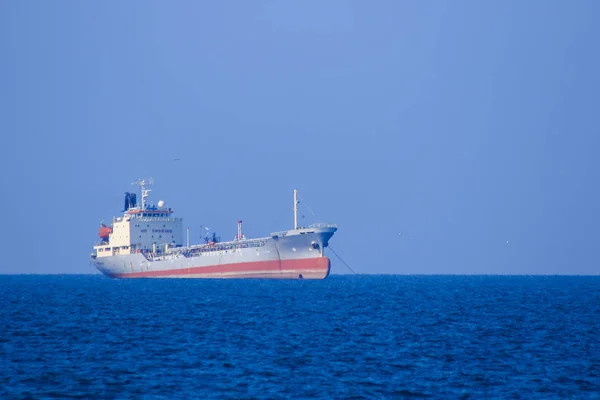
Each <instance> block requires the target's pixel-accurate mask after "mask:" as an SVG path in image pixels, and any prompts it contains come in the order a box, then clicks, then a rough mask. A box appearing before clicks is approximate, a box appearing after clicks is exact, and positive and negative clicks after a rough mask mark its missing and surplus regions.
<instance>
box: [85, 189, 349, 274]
mask: <svg viewBox="0 0 600 400" xmlns="http://www.w3.org/2000/svg"><path fill="white" fill-rule="evenodd" d="M134 184H136V185H138V186H139V187H140V189H141V201H140V204H139V205H138V202H137V195H136V193H129V192H127V193H125V205H124V208H123V211H122V212H123V215H122V216H118V217H113V219H112V223H111V224H108V225H107V224H104V223H101V225H100V229H99V231H98V236H99V238H100V241H99V243H97V244H96V245H95V246H94V251H93V252H92V253H91V255H90V258H91V262H92V264H93V265H94V266H95V267H96V268H97V269H98V270H99V271H100V272H102V273H103V274H105V275H107V276H109V277H112V278H263V279H264V278H268V279H273V278H278V279H325V278H327V276H329V271H330V268H331V261H330V260H329V258H327V257H326V256H325V254H324V250H325V248H326V247H327V246H328V244H329V240H330V239H331V237H332V236H333V234H334V233H335V232H336V231H337V226H336V225H333V224H313V225H310V226H307V227H299V226H298V204H299V202H298V191H297V190H294V200H293V201H294V207H293V211H294V228H293V229H288V230H283V231H280V232H273V233H271V234H270V235H269V236H266V237H259V238H246V236H245V235H244V234H243V232H242V221H237V233H236V234H235V237H234V238H233V240H231V241H226V242H222V241H221V240H220V237H217V235H216V233H215V232H211V231H210V230H208V228H204V230H205V233H206V236H205V237H204V243H200V244H195V245H190V229H189V227H188V228H186V243H183V239H184V225H183V219H182V218H180V217H175V216H174V215H173V214H174V211H173V210H172V209H171V208H169V207H167V206H166V205H165V202H164V201H162V200H161V201H159V202H158V203H157V205H156V206H154V205H152V204H148V197H149V193H150V191H151V189H150V187H151V185H152V180H151V179H150V180H144V179H141V180H137V181H135V182H134Z"/></svg>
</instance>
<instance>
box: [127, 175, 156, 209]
mask: <svg viewBox="0 0 600 400" xmlns="http://www.w3.org/2000/svg"><path fill="white" fill-rule="evenodd" d="M153 183H154V180H153V179H152V178H150V179H148V180H145V179H138V180H137V181H134V182H131V184H132V185H138V186H139V187H140V188H141V190H142V206H141V209H142V210H145V209H146V198H147V197H148V193H150V192H151V191H152V189H148V187H149V186H152V184H153Z"/></svg>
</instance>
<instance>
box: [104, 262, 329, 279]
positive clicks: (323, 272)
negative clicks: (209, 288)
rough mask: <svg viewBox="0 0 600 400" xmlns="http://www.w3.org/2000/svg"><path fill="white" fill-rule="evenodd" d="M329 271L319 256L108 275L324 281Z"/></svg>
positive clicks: (115, 276)
mask: <svg viewBox="0 0 600 400" xmlns="http://www.w3.org/2000/svg"><path fill="white" fill-rule="evenodd" d="M330 268H331V262H330V260H329V258H327V257H319V258H312V259H303V260H283V261H278V260H271V261H254V262H242V263H236V264H223V265H210V266H203V267H188V268H179V269H166V270H159V271H140V272H130V273H114V274H110V273H107V275H109V276H111V277H113V278H217V279H227V278H257V279H325V278H327V276H328V275H329V271H330Z"/></svg>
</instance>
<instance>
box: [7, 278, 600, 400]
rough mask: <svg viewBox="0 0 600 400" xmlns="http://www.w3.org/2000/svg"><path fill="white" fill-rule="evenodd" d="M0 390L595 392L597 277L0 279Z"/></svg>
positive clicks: (189, 394) (121, 394)
mask: <svg viewBox="0 0 600 400" xmlns="http://www.w3.org/2000/svg"><path fill="white" fill-rule="evenodd" d="M0 321H1V326H0V398H2V399H21V398H23V399H47V398H92V399H99V398H101V399H104V398H109V399H130V398H131V399H175V398H182V399H207V398H235V399H244V398H258V399H262V398H269V399H273V398H327V399H331V398H335V399H340V398H342V399H350V398H352V399H360V398H368V399H370V398H386V399H387V398H391V399H398V398H443V399H451V398H477V399H482V398H486V399H487V398H527V399H534V398H540V399H550V398H557V399H567V398H568V399H573V398H584V399H592V398H600V277H565V276H541V277H540V276H537V277H529V276H520V277H516V276H514V277H510V276H505V277H503V276H369V275H358V276H330V277H329V278H327V279H326V280H323V281H306V280H304V281H302V280H296V281H274V280H272V281H269V280H167V279H165V280H151V279H149V280H143V279H140V280H113V279H109V278H106V277H103V276H94V275H92V276H89V275H88V276H86V275H79V276H69V275H66V276H25V275H22V276H0Z"/></svg>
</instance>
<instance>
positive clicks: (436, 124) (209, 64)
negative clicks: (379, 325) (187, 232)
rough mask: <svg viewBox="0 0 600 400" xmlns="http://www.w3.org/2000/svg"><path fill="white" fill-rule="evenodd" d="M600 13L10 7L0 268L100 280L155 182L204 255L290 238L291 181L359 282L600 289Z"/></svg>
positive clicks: (0, 40) (518, 6)
mask: <svg viewBox="0 0 600 400" xmlns="http://www.w3.org/2000/svg"><path fill="white" fill-rule="evenodd" d="M599 19H600V2H598V1H595V0H592V1H584V0H576V1H549V0H545V1H534V0H527V1H523V0H519V1H508V0H501V1H476V0H472V1H436V2H425V1H397V0H394V1H295V2H282V1H216V2H200V1H189V2H183V1H179V2H164V1H163V2H149V1H137V2H136V1H127V2H122V1H108V2H81V1H54V2H50V1H3V2H0V55H1V57H2V58H1V62H0V132H1V135H2V149H3V151H2V156H1V157H0V167H1V168H2V173H1V178H0V179H1V181H0V188H1V190H2V196H1V198H0V202H1V207H2V210H4V214H3V218H2V221H3V225H4V229H3V230H2V231H1V233H0V239H1V242H0V243H2V248H3V250H2V257H1V258H0V273H18V272H24V273H31V272H35V273H46V272H47V273H61V272H65V273H79V272H81V273H87V272H95V270H93V269H92V267H90V265H89V262H88V255H89V253H90V252H91V251H92V246H93V244H94V242H95V240H96V239H97V229H98V226H99V222H100V221H101V220H106V221H108V220H110V218H111V217H112V216H113V215H118V214H119V211H120V210H121V209H122V206H123V193H124V192H125V191H130V190H132V189H134V188H133V187H132V186H131V185H130V182H131V181H133V180H134V179H136V178H140V177H149V176H152V177H153V178H154V179H155V182H156V184H155V186H154V191H153V199H154V200H155V201H158V200H159V199H163V200H165V201H167V203H168V204H169V205H170V206H171V207H173V208H174V209H175V210H176V212H177V214H178V215H179V216H183V217H184V221H185V222H187V223H189V224H191V226H192V237H193V240H194V241H197V240H198V236H199V229H198V228H197V227H198V226H199V225H201V224H205V225H208V226H210V227H212V228H213V229H215V230H216V231H217V232H218V233H219V234H220V235H221V236H222V237H223V238H229V237H233V235H234V234H235V231H236V220H238V219H243V220H244V223H245V231H246V233H247V235H251V236H261V235H266V234H268V233H269V232H271V231H275V230H281V229H285V228H289V227H291V226H292V222H293V221H292V211H291V208H292V190H293V188H294V187H297V188H298V189H299V190H300V194H301V196H302V197H303V198H304V199H305V200H306V202H307V204H308V205H309V206H310V208H311V209H312V210H314V211H315V212H316V214H317V216H316V217H313V216H312V214H311V213H310V212H308V211H307V210H306V209H304V210H305V211H304V214H305V215H306V218H305V219H304V220H303V222H305V223H306V222H316V221H327V222H334V223H337V224H338V225H339V228H340V229H339V231H338V233H337V234H336V235H335V236H334V238H333V240H332V242H331V244H332V246H333V248H334V249H335V250H336V251H337V252H338V253H339V254H340V255H341V256H342V257H343V258H344V259H345V260H346V261H347V262H348V263H349V264H350V265H351V266H352V268H353V269H354V270H356V271H357V272H360V273H401V274H404V273H427V274H429V273H458V274H461V273H483V274H488V273H498V274H539V273H548V274H555V273H561V274H563V273H564V274H570V273H573V274H598V273H600V251H599V248H600V246H599V244H600V233H599V231H600V228H599V225H600V224H599V223H600V215H599V206H600V190H599V185H600V160H599V155H600V111H598V110H599V104H600V103H599V94H600V44H599V39H600V24H598V20H599ZM174 158H181V160H180V161H177V162H173V159H174ZM400 232H402V233H403V235H402V236H400V235H399V234H398V233H400ZM507 241H508V243H507ZM332 262H333V264H332V272H333V273H345V272H347V270H346V268H345V267H344V266H343V265H342V264H341V263H340V262H339V261H338V260H336V258H335V257H334V256H332Z"/></svg>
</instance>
